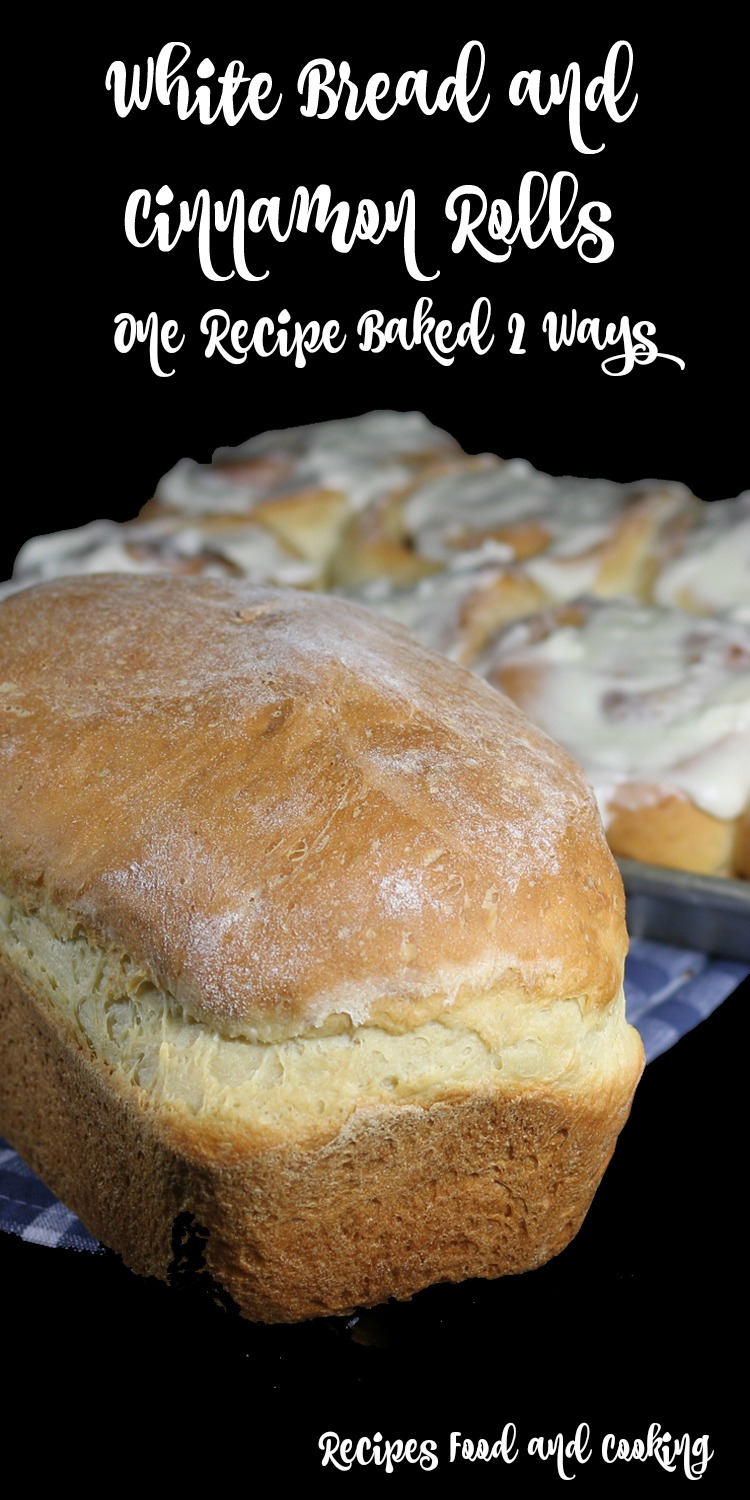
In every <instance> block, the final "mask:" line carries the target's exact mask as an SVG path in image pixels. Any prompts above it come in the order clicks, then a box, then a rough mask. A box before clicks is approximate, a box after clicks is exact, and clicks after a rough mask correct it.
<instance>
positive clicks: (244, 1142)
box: [0, 965, 642, 1322]
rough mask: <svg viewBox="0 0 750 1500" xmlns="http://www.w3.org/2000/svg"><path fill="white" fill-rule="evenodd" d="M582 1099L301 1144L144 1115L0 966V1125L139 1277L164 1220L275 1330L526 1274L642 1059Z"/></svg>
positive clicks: (581, 1183) (426, 1114)
mask: <svg viewBox="0 0 750 1500" xmlns="http://www.w3.org/2000/svg"><path fill="white" fill-rule="evenodd" d="M630 1038H631V1045H630V1046H629V1048H628V1050H627V1053H626V1054H625V1055H624V1059H623V1062H624V1065H623V1066H622V1068H621V1069H619V1070H613V1071H612V1072H611V1074H610V1075H609V1077H608V1079H607V1080H602V1081H600V1082H599V1085H598V1086H597V1087H595V1088H589V1089H588V1090H585V1089H581V1090H580V1091H575V1090H569V1091H566V1090H564V1089H563V1090H560V1089H558V1090H553V1089H549V1090H546V1089H540V1088H537V1089H532V1090H528V1091H526V1092H525V1093H523V1092H520V1093H519V1092H518V1091H517V1090H513V1091H509V1090H507V1088H505V1087H504V1086H503V1085H502V1082H501V1081H498V1084H497V1086H496V1087H495V1088H493V1089H491V1090H489V1089H488V1090H486V1091H484V1092H482V1093H479V1094H476V1095H474V1096H469V1097H456V1098H454V1099H446V1100H445V1101H442V1102H440V1103H438V1104H436V1105H433V1106H432V1107H431V1108H429V1109H422V1108H418V1107H410V1108H401V1109H398V1110H379V1111H369V1112H363V1113H360V1114H357V1115H355V1116H354V1117H353V1119H352V1121H351V1122H350V1124H349V1126H348V1127H347V1128H346V1129H344V1130H343V1131H340V1132H339V1133H338V1134H337V1135H336V1136H334V1138H333V1139H332V1140H330V1141H327V1142H325V1143H324V1144H322V1145H320V1146H319V1147H317V1148H315V1149H305V1148H304V1147H300V1146H299V1145H295V1144H292V1145H290V1146H289V1147H288V1148H285V1147H283V1146H277V1147H273V1148H271V1149H258V1148H257V1147H256V1146H254V1145H253V1142H252V1139H251V1138H249V1137H248V1136H247V1134H245V1133H243V1132H242V1131H241V1130H237V1129H234V1130H232V1129H230V1128H229V1127H227V1126H223V1127H221V1128H219V1127H218V1126H217V1127H215V1128H213V1129H211V1127H210V1126H207V1125H206V1124H205V1122H204V1123H202V1124H201V1125H200V1127H199V1126H198V1125H197V1124H196V1122H195V1121H192V1120H190V1119H189V1118H188V1117H187V1116H185V1117H183V1118H180V1117H179V1116H175V1115H174V1114H173V1115H171V1116H167V1115H165V1114H164V1113H163V1112H162V1113H161V1114H160V1113H159V1111H158V1110H155V1109H154V1108H152V1107H151V1106H150V1105H149V1104H148V1103H147V1101H146V1100H145V1098H144V1096H143V1095H142V1094H139V1091H138V1090H136V1089H133V1088H130V1089H125V1088H123V1087H122V1086H121V1084H120V1083H118V1080H117V1077H116V1076H113V1075H112V1074H111V1073H110V1072H109V1071H108V1070H107V1069H106V1068H105V1067H104V1065H103V1064H102V1063H101V1062H98V1061H96V1060H95V1059H92V1058H90V1057H88V1056H87V1055H86V1054H85V1052H84V1050H83V1049H82V1047H81V1046H80V1045H79V1044H78V1043H77V1042H76V1040H75V1039H74V1038H73V1037H72V1035H71V1033H70V1031H69V1030H68V1028H67V1026H66V1024H65V1023H64V1022H63V1020H62V1018H61V1017H60V1016H59V1015H55V1014H54V1013H53V1012H52V1010H51V1008H50V1007H49V1006H48V1005H45V1004H43V1003H42V1002H41V1001H40V1000H39V998H37V997H35V996H34V994H33V993H32V991H31V989H30V988H29V986H28V985H26V984H25V983H23V982H21V981H19V980H18V979H17V978H14V977H13V976H11V975H9V974H8V973H7V972H6V971H5V969H4V967H3V966H1V965H0V1050H1V1051H2V1055H3V1058H4V1066H3V1069H2V1071H1V1072H0V1128H2V1130H3V1133H4V1134H6V1135H7V1137H8V1139H9V1140H10V1141H11V1143H12V1144H13V1145H14V1146H15V1147H16V1149H17V1150H19V1151H20V1152H21V1153H22V1154H23V1156H24V1157H25V1158H26V1160H27V1161H28V1162H29V1163H30V1165H31V1166H32V1167H33V1168H34V1170H35V1171H37V1172H38V1173H40V1174H41V1175H42V1176H43V1177H44V1179H45V1181H47V1183H48V1184H49V1186H50V1187H51V1188H52V1189H53V1191H54V1192H56V1193H57V1194H58V1195H59V1196H60V1197H61V1198H63V1200H64V1201H65V1202H66V1203H67V1204H68V1205H69V1206H70V1207H71V1208H72V1209H73V1210H74V1211H75V1212H76V1213H77V1214H78V1215H79V1216H80V1217H81V1218H82V1219H83V1221H84V1223H86V1225H87V1226H88V1227H89V1229H90V1230H91V1231H92V1232H93V1233H94V1234H95V1235H97V1236H98V1237H99V1238H101V1239H102V1240H103V1241H104V1242H105V1243H107V1244H108V1245H110V1246H111V1247H112V1248H113V1249H115V1250H117V1251H118V1252H119V1253H120V1254H121V1255H122V1256H123V1259H124V1260H125V1262H126V1264H127V1265H128V1266H129V1267H130V1268H131V1269H132V1270H134V1271H137V1272H139V1273H140V1274H142V1275H153V1276H158V1277H161V1278H162V1279H166V1277H167V1275H168V1272H169V1267H170V1263H171V1261H172V1258H173V1254H174V1250H173V1238H174V1234H173V1231H174V1227H175V1223H176V1221H177V1220H178V1219H179V1217H180V1216H181V1215H183V1214H187V1215H190V1216H192V1217H193V1218H194V1219H195V1220H196V1221H197V1223H198V1224H200V1225H201V1226H203V1227H204V1228H205V1229H207V1230H208V1242H207V1248H206V1263H207V1266H208V1268H209V1271H210V1272H211V1274H212V1275H213V1277H214V1278H215V1279H216V1281H217V1282H218V1283H219V1284H220V1285H221V1286H222V1287H223V1288H225V1289H226V1290H227V1291H228V1292H229V1293H230V1294H231V1296H232V1298H233V1299H234V1301H235V1303H236V1304H237V1306H238V1307H239V1309H240V1311H241V1312H242V1313H243V1314H244V1315H245V1316H247V1317H251V1318H256V1319H260V1320H263V1321H269V1322H276V1321H282V1322H290V1321H295V1320H297V1319H301V1318H307V1317H315V1316H320V1315H322V1314H331V1313H341V1312H345V1311H348V1310H349V1309H350V1308H352V1307H354V1306H359V1305H367V1306H369V1305H373V1304H375V1303H377V1302H379V1301H382V1300H384V1299H385V1298H386V1297H389V1296H394V1297H398V1298H408V1297H411V1296H412V1295H413V1294H414V1293H415V1292H417V1291H419V1290H420V1288H422V1287H425V1286H428V1285H430V1284H432V1283H434V1282H436V1281H458V1280H462V1279H464V1278H465V1277H467V1276H477V1277H495V1276H500V1275H504V1274H508V1273H511V1272H519V1271H524V1270H527V1269H530V1268H531V1267H533V1266H537V1265H540V1264H542V1263H543V1262H544V1261H545V1260H547V1259H549V1257H550V1256H552V1255H555V1254H557V1253H558V1252H559V1251H560V1250H562V1249H563V1248H564V1246H565V1245H566V1244H567V1243H568V1241H569V1240H570V1239H571V1238H572V1237H573V1235H574V1234H575V1233H576V1231H577V1230H578V1228H579V1226H580V1223H581V1221H582V1219H583V1217H584V1215H585V1213H586V1211H587V1209H588V1207H589V1204H590V1201H591V1198H592V1196H593V1193H594V1192H595V1190H596V1187H597V1184H598V1182H599V1180H600V1178H601V1175H602V1173H603V1171H604V1168H605V1167H606V1164H607V1162H608V1160H609V1157H610V1156H611V1153H612V1150H613V1149H614V1144H615V1140H616V1137H617V1135H618V1133H619V1131H620V1129H621V1128H622V1126H623V1124H624V1123H625V1120H626V1118H627V1115H628V1112H629V1108H630V1102H631V1098H632V1094H633V1090H634V1088H635V1085H636V1083H637V1081H638V1077H639V1074H640V1071H641V1066H642V1049H641V1048H640V1044H639V1042H638V1040H637V1037H636V1034H635V1033H634V1032H631V1033H630Z"/></svg>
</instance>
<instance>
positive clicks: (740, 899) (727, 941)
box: [617, 859, 750, 963]
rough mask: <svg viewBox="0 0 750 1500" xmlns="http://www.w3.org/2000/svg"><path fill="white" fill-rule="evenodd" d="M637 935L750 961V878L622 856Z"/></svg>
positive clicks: (631, 924) (629, 915) (633, 932)
mask: <svg viewBox="0 0 750 1500" xmlns="http://www.w3.org/2000/svg"><path fill="white" fill-rule="evenodd" d="M617 863H618V865H619V867H620V874H621V875H622V879H623V884H624V886H625V896H626V899H627V919H628V931H629V933H630V935H631V937H639V938H652V939H653V940H654V942H657V943H673V944H675V945H676V946H678V947H680V948H693V949H699V950H700V951H701V952H703V953H714V954H716V955H717V956H721V957H722V958H741V959H746V960H747V961H748V962H749V963H750V881H748V880H729V879H726V880H725V879H719V878H718V877H717V876H715V875H693V874H692V873H691V872H690V871H689V870H668V869H664V868H662V866H661V865H644V864H640V863H639V861H638V860H635V859H618V861H617Z"/></svg>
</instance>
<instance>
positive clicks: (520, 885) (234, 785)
mask: <svg viewBox="0 0 750 1500" xmlns="http://www.w3.org/2000/svg"><path fill="white" fill-rule="evenodd" d="M0 650H2V653H3V660H4V662H5V664H6V671H7V674H8V675H7V678H6V680H5V681H4V683H3V684H2V702H3V705H4V709H5V712H4V713H3V715H2V718H3V730H4V741H3V751H2V756H0V765H2V768H3V774H2V782H3V784H2V789H1V790H2V797H0V886H2V888H3V890H4V892H5V899H4V900H3V901H0V952H1V953H2V959H1V960H0V974H1V976H2V978H1V980H0V1047H1V1048H2V1056H3V1067H2V1069H0V1130H2V1131H3V1133H4V1134H6V1135H7V1137H8V1138H9V1139H10V1141H11V1142H12V1143H13V1144H14V1146H15V1147H16V1148H17V1149H18V1150H19V1151H21V1153H22V1154H23V1155H24V1156H25V1157H26V1159H27V1160H28V1161H29V1163H30V1165H31V1166H32V1167H33V1168H34V1169H35V1170H37V1171H38V1172H39V1173H40V1174H41V1175H42V1176H43V1177H44V1178H45V1180H46V1181H47V1182H48V1184H49V1185H50V1187H51V1188H52V1189H53V1191H55V1192H56V1193H57V1194H58V1195H59V1196H60V1197H61V1198H63V1199H64V1201H65V1202H67V1203H68V1204H69V1205H70V1207H71V1208H73V1209H74V1211H75V1212H77V1213H78V1214H79V1215H80V1217H81V1218H82V1219H83V1220H84V1222H85V1223H86V1224H87V1225H88V1227H89V1228H90V1229H91V1230H92V1232H93V1233H94V1234H96V1235H97V1236H99V1237H100V1238H101V1239H102V1240H103V1241H104V1242H105V1243H107V1244H108V1245H110V1246H111V1247H112V1248H113V1249H115V1250H117V1251H118V1252H119V1253H120V1254H121V1255H122V1256H123V1258H124V1260H125V1262H126V1264H127V1265H129V1266H130V1267H131V1268H132V1269H133V1270H135V1271H137V1272H140V1273H142V1274H152V1275H157V1276H160V1277H168V1275H169V1268H170V1263H171V1261H172V1259H173V1254H174V1248H173V1236H174V1228H175V1224H176V1223H179V1222H180V1221H181V1219H182V1216H183V1215H189V1216H192V1217H193V1218H194V1219H195V1220H196V1221H197V1223H199V1224H200V1225H202V1226H204V1227H205V1229H206V1230H207V1231H208V1242H207V1249H206V1260H207V1265H208V1268H209V1271H210V1272H211V1274H212V1275H213V1277H214V1278H215V1279H216V1281H217V1282H218V1283H219V1284H220V1285H221V1286H222V1287H223V1288H224V1289H225V1290H226V1291H227V1292H228V1293H230V1294H231V1296H232V1298H233V1299H234V1301H235V1302H236V1304H237V1305H238V1307H239V1308H240V1310H241V1312H242V1313H243V1314H244V1315H245V1316H248V1317H252V1318H259V1319H263V1320H268V1321H293V1320H296V1319H299V1318H304V1317H310V1316H316V1315H320V1314H323V1313H328V1314H331V1313H341V1312H345V1311H347V1310H349V1309H350V1308H351V1307H353V1306H356V1305H363V1304H368V1305H369V1304H373V1303H376V1302H378V1301H381V1300H383V1299H384V1298H385V1297H388V1296H395V1297H409V1296H411V1295H412V1294H413V1293H414V1292H416V1291H418V1290H419V1289H420V1288H421V1287H424V1286H427V1285H429V1284H431V1283H433V1282H435V1281H453V1280H459V1279H464V1278H465V1277H468V1276H482V1277H484V1276H498V1275H502V1274H505V1273H509V1272H517V1271H522V1270H526V1269H529V1268H531V1267H533V1266H536V1265H539V1264H541V1263H542V1262H543V1261H544V1260H546V1259H547V1258H548V1257H549V1256H551V1255H553V1254H555V1253H557V1251H559V1250H560V1249H562V1248H563V1246H564V1245H565V1244H566V1243H567V1242H568V1240H569V1239H570V1238H571V1237H572V1235H573V1234H574V1233H575V1232H576V1230H577V1228H578V1226H579V1225H580V1222H581V1220H582V1218H583V1216H584V1214H585V1213H586V1211H587V1208H588V1206H589V1204H590V1201H591V1197H592V1195H593V1193H594V1191H595V1188H596V1186H597V1183H598V1181H599V1179H600V1177H601V1175H602V1173H603V1171H604V1168H605V1166H606V1164H607V1161H608V1160H609V1157H610V1155H611V1152H612V1149H613V1146H614V1143H615V1139H616V1136H617V1134H618V1132H619V1130H620V1128H621V1127H622V1125H623V1123H624V1121H625V1119H626V1117H627V1113H628V1110H629V1108H630V1102H631V1099H632V1096H633V1091H634V1089H635V1086H636V1084H637V1081H638V1077H639V1076H640V1072H641V1068H642V1065H643V1049H642V1046H641V1042H640V1039H639V1038H638V1036H637V1033H636V1032H634V1031H633V1029H632V1028H631V1027H628V1026H627V1025H626V1023H625V1018H624V1005H623V1000H622V989H621V984H622V967H623V957H624V950H625V945H626V941H627V939H626V932H625V925H624V902H623V894H622V887H621V882H620V879H619V875H618V873H617V870H616V867H615V866H614V862H613V860H612V858H611V855H610V853H609V851H608V849H607V846H606V843H605V841H604V838H603V834H602V831H601V826H600V823H599V820H598V815H597V813H596V808H595V804H594V802H593V798H592V795H591V793H590V791H589V789H588V786H587V784H586V782H585V780H584V778H583V775H582V773H581V772H580V770H579V768H578V767H577V766H576V765H575V763H574V762H573V761H571V760H570V759H569V757H568V756H567V755H566V754H565V752H564V751H561V750H559V749H558V747H557V746H555V745H554V744H553V743H552V742H551V741H549V740H548V739H547V738H546V736H545V735H544V734H543V733H542V732H541V731H538V730H536V729H535V728H533V727H532V726H531V725H530V724H529V723H528V721H527V720H525V718H524V717H523V715H522V714H521V713H520V711H519V710H517V709H516V708H515V707H514V706H513V705H511V704H510V703H509V702H507V701H506V700H505V699H503V698H502V697H501V696H500V695H498V694H497V693H496V692H495V691H494V690H493V689H491V688H489V687H488V686H487V685H485V684H484V683H482V682H481V681H480V680H478V679H477V678H475V677H473V676H472V675H471V674H470V673H468V672H467V671H465V670H464V669H462V668H460V667H458V666H454V665H453V664H452V663H449V662H447V661H446V660H445V659H444V658H441V657H439V656H437V655H434V654H433V653H432V652H430V651H429V650H427V649H426V648H423V647H421V646H420V645H419V644H418V643H417V642H416V641H415V640H414V639H413V638H411V637H410V636H408V634H407V633H406V632H405V631H403V630H402V628H401V627H400V626H398V625H397V624H395V623H393V622H391V621H384V620H378V619H376V618H375V617H374V616H372V615H371V614H369V613H368V612H366V611H363V610H359V609H357V608H356V607H354V606H352V605H348V604H345V603H342V602H341V601H337V600H333V599H329V598H320V597H318V596H310V595H305V594H302V593H294V592H293V593H285V592H283V591H280V590H274V589H252V588H250V587H248V586H247V585H243V584H236V583H233V582H226V583H225V582H224V581H216V582H214V581H209V580H184V579H180V578H172V577H161V578H152V579H143V578H139V577H127V576H123V575H113V576H106V575H98V576H96V577H86V578H73V579H61V580H58V581H55V582H53V583H49V584H45V585H41V586H39V587H37V588H30V589H28V590H25V591H24V592H22V593H20V594H16V595H13V596H11V597H10V598H9V599H7V600H6V601H5V602H4V603H3V604H2V605H0ZM196 1059H197V1061H196ZM329 1096H333V1097H329Z"/></svg>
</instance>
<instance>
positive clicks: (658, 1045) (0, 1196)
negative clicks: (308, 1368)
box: [0, 938, 750, 1251]
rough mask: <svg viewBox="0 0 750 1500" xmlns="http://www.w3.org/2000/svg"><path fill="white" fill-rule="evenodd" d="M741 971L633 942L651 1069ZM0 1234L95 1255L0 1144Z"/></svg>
mask: <svg viewBox="0 0 750 1500" xmlns="http://www.w3.org/2000/svg"><path fill="white" fill-rule="evenodd" d="M748 973H750V968H748V966H747V964H742V963H736V962H735V961H734V960H732V959H721V958H710V957H709V956H708V955H707V954H706V953H692V952H688V951H687V950H686V949H685V948H666V947H663V946H662V945H661V944H660V943H651V942H646V941H645V940H644V939H641V938H634V939H633V940H632V942H631V946H630V953H629V954H628V958H627V962H626V966H625V996H626V1000H627V1011H628V1020H629V1021H632V1023H633V1025H634V1026H637V1028H638V1030H639V1031H640V1033H641V1036H642V1037H643V1044H644V1047H645V1049H646V1060H647V1061H648V1062H652V1061H653V1059H654V1058H655V1057H658V1056H659V1055H660V1053H662V1052H666V1051H667V1049H668V1048H669V1047H673V1046H674V1044H675V1042H677V1041H679V1039H680V1037H681V1036H684V1035H685V1033H686V1032H688V1031H692V1030H693V1027H694V1026H697V1025H698V1024H699V1022H700V1021H704V1020H705V1019H706V1016H710V1014H711V1012H712V1011H713V1010H715V1009H716V1007H717V1005H720V1004H721V1002H722V1000H725V999H726V997H727V995H731V993H732V991H733V990H735V989H736V988H737V986H738V984H741V983H742V980H743V979H745V978H746V976H747V975H748ZM0 1230H5V1231H6V1233H8V1234H18V1235H20V1236H21V1239H23V1240H30V1241H32V1242H33V1243H34V1244H35V1245H59V1246H62V1247H63V1248H64V1249H72V1250H90V1251H98V1250H100V1249H101V1246H100V1245H99V1243H98V1241H97V1240H95V1239H94V1237H93V1235H90V1234H89V1232H88V1230H87V1229H84V1227H83V1225H82V1224H81V1222H80V1220H79V1219H77V1218H76V1216H75V1214H73V1213H71V1211H70V1209H68V1208H65V1207H64V1206H63V1204H62V1203H58V1201H57V1199H56V1198H55V1197H53V1195H52V1193H50V1192H49V1190H48V1188H46V1187H45V1186H44V1184H43V1183H42V1182H40V1181H39V1178H38V1177H35V1176H34V1173H33V1172H32V1171H31V1169H30V1167H27V1166H26V1163H25V1162H24V1161H22V1160H21V1158H20V1156H18V1155H17V1154H16V1152H15V1151H12V1150H11V1149H10V1147H9V1146H6V1144H5V1142H4V1141H3V1140H2V1139H0Z"/></svg>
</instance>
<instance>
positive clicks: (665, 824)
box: [607, 785, 744, 875]
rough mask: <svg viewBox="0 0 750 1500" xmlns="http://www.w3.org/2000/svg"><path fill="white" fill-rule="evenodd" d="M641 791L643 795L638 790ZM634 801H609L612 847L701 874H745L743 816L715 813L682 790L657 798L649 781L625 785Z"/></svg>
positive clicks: (622, 853) (647, 860) (629, 855)
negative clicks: (742, 832) (639, 786)
mask: <svg viewBox="0 0 750 1500" xmlns="http://www.w3.org/2000/svg"><path fill="white" fill-rule="evenodd" d="M639 792H640V795H639ZM622 793H623V794H624V795H625V796H626V797H630V799H631V800H630V801H626V802H625V803H624V804H623V803H621V802H620V801H619V800H618V799H617V798H616V797H615V798H613V800H612V801H611V803H610V806H609V818H608V821H607V838H608V840H609V846H610V848H611V849H612V851H613V853H615V854H618V855H620V856H621V857H622V858H624V859H640V860H644V861H645V863H646V864H650V865H666V866H668V867H669V868H670V869H673V870H693V871H695V873H696V874H698V875H734V874H737V875H742V874H743V873H744V872H743V870H742V866H741V840H740V837H739V834H740V830H741V820H738V819H736V818H730V819H722V818H714V817H713V816H712V815H711V813H707V812H704V811H703V809H702V808H700V807H696V806H695V804H694V803H693V802H690V801H689V800H688V798H687V797H681V796H679V795H674V796H665V795H662V796H661V797H660V798H657V796H656V795H655V792H654V789H653V788H650V787H641V788H638V787H633V786H630V785H628V786H623V788H622Z"/></svg>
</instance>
